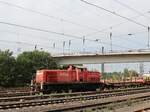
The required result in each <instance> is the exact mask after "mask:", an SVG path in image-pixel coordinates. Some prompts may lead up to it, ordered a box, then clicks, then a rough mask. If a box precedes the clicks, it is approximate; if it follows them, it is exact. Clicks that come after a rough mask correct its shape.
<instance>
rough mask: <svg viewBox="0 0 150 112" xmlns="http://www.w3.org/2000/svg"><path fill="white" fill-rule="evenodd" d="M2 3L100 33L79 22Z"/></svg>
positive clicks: (3, 2)
mask: <svg viewBox="0 0 150 112" xmlns="http://www.w3.org/2000/svg"><path fill="white" fill-rule="evenodd" d="M0 3H2V4H5V5H9V6H12V7H16V8H19V9H22V10H25V11H28V12H32V13H36V14H39V15H41V16H45V17H49V18H51V19H55V20H58V21H63V22H66V23H70V24H73V25H77V26H80V27H84V28H87V29H91V30H97V31H99V30H98V29H95V28H93V27H89V26H87V25H83V24H79V23H77V22H73V21H70V20H67V19H63V18H59V17H55V16H52V15H49V14H46V13H43V12H40V11H37V10H33V9H29V8H26V7H22V6H19V5H16V4H12V3H9V2H5V1H1V0H0ZM99 32H101V31H99ZM102 33H104V32H102Z"/></svg>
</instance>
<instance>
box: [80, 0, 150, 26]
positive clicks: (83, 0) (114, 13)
mask: <svg viewBox="0 0 150 112" xmlns="http://www.w3.org/2000/svg"><path fill="white" fill-rule="evenodd" d="M80 1H81V2H84V3H86V4H88V5H91V6H94V7H96V8H99V9H101V10H104V11H106V12H109V13H111V14H113V15H116V16H118V17H120V18H123V19H126V20H128V21H130V22H132V23H135V24H137V25H139V26H142V27H144V28H147V27H148V26H146V25H143V24H141V23H139V22H137V21H134V20H132V19H130V18H127V17H125V16H122V15H120V14H118V13H116V12H113V11H110V10H108V9H105V8H103V7H101V6H98V5H95V4H93V3H90V2H87V1H85V0H80Z"/></svg>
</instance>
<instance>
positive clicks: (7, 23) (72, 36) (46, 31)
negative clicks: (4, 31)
mask: <svg viewBox="0 0 150 112" xmlns="http://www.w3.org/2000/svg"><path fill="white" fill-rule="evenodd" d="M0 24H5V25H9V26H15V27H19V28H24V29H28V30H33V31H40V32H45V33H51V34H57V35H61V36H66V37H69V38H75V39H80V40H82V39H83V37H80V36H75V35H71V34H66V33H60V32H55V31H51V30H45V29H40V28H34V27H30V26H24V25H19V24H14V23H10V22H2V21H0ZM62 38H64V37H62ZM85 40H88V41H93V42H96V41H95V40H92V39H85ZM100 43H102V44H105V45H109V44H108V43H106V42H100ZM113 46H116V47H121V48H127V49H129V48H128V47H124V46H121V45H117V44H113Z"/></svg>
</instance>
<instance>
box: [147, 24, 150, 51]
mask: <svg viewBox="0 0 150 112" xmlns="http://www.w3.org/2000/svg"><path fill="white" fill-rule="evenodd" d="M149 30H150V27H149V26H148V42H147V47H148V49H149V36H150V35H149Z"/></svg>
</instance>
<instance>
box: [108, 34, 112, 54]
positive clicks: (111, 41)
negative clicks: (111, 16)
mask: <svg viewBox="0 0 150 112" xmlns="http://www.w3.org/2000/svg"><path fill="white" fill-rule="evenodd" d="M109 36H110V51H111V52H112V32H110V35H109Z"/></svg>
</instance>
